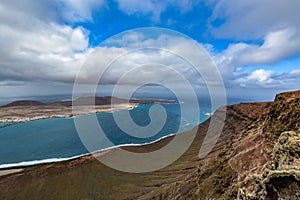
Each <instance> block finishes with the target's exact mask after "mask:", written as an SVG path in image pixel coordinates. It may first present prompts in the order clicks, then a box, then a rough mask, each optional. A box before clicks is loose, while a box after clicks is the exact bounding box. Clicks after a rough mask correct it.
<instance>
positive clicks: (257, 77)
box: [0, 0, 300, 103]
mask: <svg viewBox="0 0 300 200" xmlns="http://www.w3.org/2000/svg"><path fill="white" fill-rule="evenodd" d="M299 7H300V2H299V1H298V0H288V1H282V0H241V1H233V0H206V1H204V0H143V1H138V0H43V1H40V0H26V1H19V0H10V1H1V2H0V29H1V31H0V45H1V49H0V103H1V101H2V102H4V101H5V100H6V99H8V98H10V97H24V96H35V95H52V94H70V93H71V92H72V88H73V82H74V80H75V77H76V75H77V73H78V71H79V70H80V69H81V67H82V65H84V64H85V62H86V60H88V59H89V58H90V57H89V56H90V55H91V53H92V52H94V51H95V50H97V51H98V53H99V54H98V56H99V57H100V58H101V59H100V60H101V62H103V63H105V62H106V60H105V58H107V59H108V58H112V57H114V56H116V55H119V54H120V53H124V52H127V51H129V50H130V49H132V48H133V47H140V46H144V45H146V44H147V45H156V46H157V45H158V46H159V47H161V48H168V49H171V50H174V49H178V48H179V49H181V50H182V51H184V52H186V53H188V54H190V55H193V53H194V51H193V48H192V46H191V43H188V42H187V41H186V40H184V39H183V38H182V37H181V34H184V35H185V36H187V37H188V38H190V39H191V40H194V41H196V42H198V43H199V44H201V45H202V46H203V47H204V48H205V50H206V51H207V52H208V54H209V55H210V57H211V58H212V59H213V61H214V62H215V63H216V65H217V68H218V70H219V71H220V73H221V76H222V80H223V82H224V86H225V89H226V94H227V96H228V97H232V98H243V99H250V100H272V99H273V98H274V95H275V94H276V93H278V92H282V91H288V90H297V89H300V87H299V83H300V20H299V19H300V12H299V11H298V8H299ZM141 27H159V28H166V29H170V30H174V31H176V32H178V33H180V34H179V35H166V34H165V33H164V32H163V33H161V34H158V35H156V36H155V37H154V36H153V38H149V37H148V36H147V35H144V34H143V33H139V32H138V31H134V30H133V31H128V30H131V29H137V28H141ZM123 31H127V32H123ZM122 32H123V33H122ZM119 33H121V34H119ZM116 34H119V35H117V36H115V35H116ZM146 36H147V37H146ZM111 37H113V41H114V42H112V38H111ZM107 40H109V41H110V42H107ZM105 42H106V43H105ZM99 47H100V48H99ZM102 58H103V59H102ZM103 60H104V61H103ZM139 60H148V61H149V63H151V62H153V61H155V62H158V63H161V64H163V65H168V66H174V68H176V69H178V71H180V72H182V73H184V74H185V75H186V76H187V77H188V79H189V80H191V82H192V83H193V84H194V85H199V88H198V87H195V88H196V89H199V90H200V88H201V85H203V82H201V81H199V79H198V78H197V77H196V75H195V74H194V73H190V71H188V72H187V70H186V68H185V66H184V64H183V63H180V61H177V60H176V59H174V58H173V57H170V56H169V55H167V54H163V53H162V52H161V51H159V52H149V51H141V52H136V53H134V54H130V55H129V56H128V57H127V58H126V59H125V60H123V61H120V62H119V65H118V66H116V67H115V68H112V69H111V70H110V71H108V72H107V73H106V76H105V77H104V80H103V83H102V84H103V85H104V89H103V91H104V90H110V89H111V88H112V86H113V85H114V84H116V82H117V79H118V78H120V77H121V76H122V74H124V73H126V71H128V70H129V69H131V67H132V65H136V64H142V63H139ZM202 70H204V71H209V70H210V68H209V66H206V65H203V66H202ZM84 74H85V79H86V80H89V79H91V77H93V70H90V69H89V70H88V71H85V72H84ZM142 75H143V76H146V75H147V76H148V78H151V77H155V78H159V79H160V80H164V81H165V80H168V81H171V82H172V81H173V82H174V84H175V83H176V82H178V81H177V80H176V77H170V76H165V75H164V74H160V76H158V74H157V73H155V72H153V71H151V70H145V71H143V74H142ZM140 77H141V74H135V75H134V74H132V75H131V77H130V79H127V80H129V81H127V82H124V83H123V86H124V87H127V85H132V84H133V85H134V84H135V83H137V82H139V81H138V80H139V79H138V78H140ZM179 86H180V85H179ZM149 88H150V90H154V89H153V88H155V87H154V86H152V87H149Z"/></svg>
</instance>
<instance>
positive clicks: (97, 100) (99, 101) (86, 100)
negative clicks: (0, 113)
mask: <svg viewBox="0 0 300 200" xmlns="http://www.w3.org/2000/svg"><path fill="white" fill-rule="evenodd" d="M111 102H114V103H115V104H120V103H126V102H128V99H122V98H117V97H111V96H104V97H97V96H96V97H92V96H83V97H79V98H78V99H76V100H74V102H72V101H71V100H70V101H56V102H50V103H44V102H40V101H35V100H18V101H13V102H11V103H9V104H6V105H4V106H2V107H15V106H41V105H55V104H56V105H62V106H72V105H73V104H74V105H81V106H86V105H110V104H111ZM129 102H130V103H140V104H147V103H174V102H175V101H173V100H155V99H154V100H151V99H148V100H147V99H146V100H143V99H130V100H129Z"/></svg>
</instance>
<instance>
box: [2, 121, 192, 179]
mask: <svg viewBox="0 0 300 200" xmlns="http://www.w3.org/2000/svg"><path fill="white" fill-rule="evenodd" d="M195 127H197V126H195ZM195 127H194V128H195ZM182 133H184V132H179V133H171V134H169V135H166V136H163V137H161V138H158V139H157V140H154V141H152V142H147V143H143V144H120V145H116V146H112V147H107V148H105V149H100V150H97V151H95V152H89V153H86V154H81V155H77V156H72V157H67V158H47V159H43V160H33V161H24V162H19V163H8V164H0V172H1V171H6V170H16V169H24V168H28V167H33V166H40V165H45V164H52V163H54V164H55V163H60V162H65V161H72V160H76V159H80V158H85V157H98V156H101V155H104V154H106V153H108V152H110V151H111V150H115V149H118V148H122V147H141V146H145V145H151V144H154V143H156V142H159V141H161V140H164V139H166V138H169V137H173V136H175V135H178V134H182ZM99 154H100V155H99ZM2 166H4V167H2ZM6 166H7V167H6ZM0 177H1V176H0Z"/></svg>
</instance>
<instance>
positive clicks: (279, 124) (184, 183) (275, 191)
mask: <svg viewBox="0 0 300 200" xmlns="http://www.w3.org/2000/svg"><path fill="white" fill-rule="evenodd" d="M299 94H300V91H298V92H291V93H282V94H279V95H277V96H276V98H275V101H274V102H272V103H242V104H237V105H230V106H227V107H226V119H225V126H224V128H223V131H222V134H221V137H220V138H219V141H218V143H217V144H216V146H215V147H214V148H213V150H212V152H211V153H210V154H209V155H208V156H207V157H205V158H204V159H199V158H198V153H199V149H200V146H201V144H202V142H203V139H204V137H205V134H206V132H207V128H208V125H209V120H207V121H206V122H204V123H202V124H200V125H199V127H198V132H197V135H196V138H195V140H194V142H193V143H192V145H191V146H190V148H189V149H188V150H187V151H186V152H185V154H184V155H183V156H181V157H180V158H179V159H178V160H177V161H176V162H174V163H173V164H171V165H170V166H168V167H166V168H164V169H161V170H159V171H155V172H151V173H146V174H129V173H123V172H119V171H115V170H113V169H110V168H108V167H106V166H104V165H103V164H101V163H99V162H98V161H97V160H96V159H95V158H94V157H92V156H85V157H82V158H80V159H75V160H72V161H66V162H61V163H53V164H46V165H41V166H34V167H29V168H26V169H25V170H24V171H22V172H19V173H16V174H12V175H7V176H3V177H1V178H0V199H183V200H185V199H280V198H281V199H299V198H300V195H299V194H300V192H299V191H300V187H299V186H300V171H299V170H300V169H299V166H300V135H299V105H300V104H299V101H300V95H299ZM220 112H221V110H218V111H216V113H215V114H214V115H215V116H218V114H219V113H220ZM188 135H189V132H186V133H183V134H182V136H183V140H184V137H188ZM171 139H172V137H169V138H165V139H163V140H161V141H159V142H156V143H153V144H150V145H145V146H140V147H123V148H124V149H126V150H130V151H134V152H148V151H153V150H155V149H159V148H160V147H161V146H164V145H165V144H167V143H168V142H169V141H170V140H171ZM105 153H107V155H108V156H109V151H108V152H105ZM99 156H101V155H99Z"/></svg>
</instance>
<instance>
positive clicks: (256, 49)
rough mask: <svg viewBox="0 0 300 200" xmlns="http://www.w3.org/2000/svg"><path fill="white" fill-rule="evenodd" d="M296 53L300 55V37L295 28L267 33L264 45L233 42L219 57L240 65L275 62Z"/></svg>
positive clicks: (226, 61)
mask: <svg viewBox="0 0 300 200" xmlns="http://www.w3.org/2000/svg"><path fill="white" fill-rule="evenodd" d="M296 55H300V37H298V36H297V33H296V31H295V30H293V29H284V30H279V31H274V32H270V33H269V34H267V35H266V37H265V38H264V42H263V44H262V45H255V44H247V43H242V42H241V43H237V44H231V45H229V47H228V48H227V49H226V50H225V51H223V52H221V53H220V54H219V55H218V56H217V59H218V60H219V62H221V63H223V64H225V65H234V66H236V67H240V66H246V65H262V64H273V63H276V62H278V61H280V60H282V59H288V58H290V57H293V56H296Z"/></svg>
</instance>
